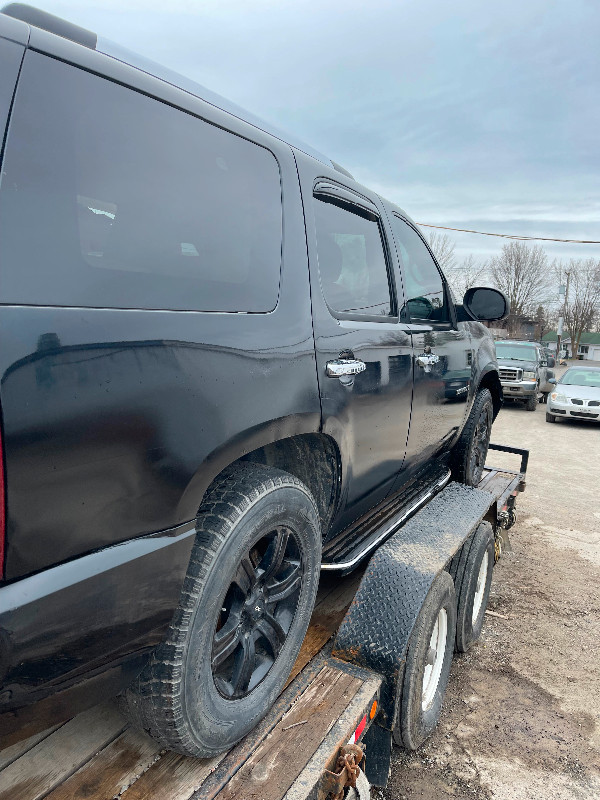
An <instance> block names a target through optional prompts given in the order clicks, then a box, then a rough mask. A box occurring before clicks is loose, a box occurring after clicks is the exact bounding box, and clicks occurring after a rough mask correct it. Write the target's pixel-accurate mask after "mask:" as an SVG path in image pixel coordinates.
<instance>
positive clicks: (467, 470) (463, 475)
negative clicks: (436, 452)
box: [451, 389, 494, 486]
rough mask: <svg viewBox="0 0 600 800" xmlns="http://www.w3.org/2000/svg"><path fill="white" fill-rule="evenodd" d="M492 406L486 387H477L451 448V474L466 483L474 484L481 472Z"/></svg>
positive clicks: (485, 454) (479, 477)
mask: <svg viewBox="0 0 600 800" xmlns="http://www.w3.org/2000/svg"><path fill="white" fill-rule="evenodd" d="M493 408H494V406H493V402H492V395H491V393H490V390H489V389H480V390H479V391H478V392H477V394H476V396H475V400H474V401H473V406H472V408H471V411H470V413H469V418H468V419H467V421H466V423H465V427H464V428H463V430H462V433H461V435H460V437H459V439H458V442H457V443H456V445H455V447H454V450H453V453H452V461H451V467H452V477H453V478H454V480H456V481H459V482H460V483H465V484H466V485H467V486H477V484H478V483H479V481H480V480H481V476H482V475H483V468H484V466H485V459H486V457H487V452H488V447H489V444H490V435H491V432H492V417H493Z"/></svg>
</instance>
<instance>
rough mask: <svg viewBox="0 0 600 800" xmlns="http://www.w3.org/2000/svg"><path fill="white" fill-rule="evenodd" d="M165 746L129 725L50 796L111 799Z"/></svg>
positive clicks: (53, 799)
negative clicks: (161, 746)
mask: <svg viewBox="0 0 600 800" xmlns="http://www.w3.org/2000/svg"><path fill="white" fill-rule="evenodd" d="M160 751H161V748H160V746H159V745H158V744H156V742H154V741H152V739H151V738H150V737H149V736H147V735H146V734H145V733H143V732H142V731H138V730H134V729H133V728H127V730H125V731H124V732H123V733H122V734H121V735H120V736H119V737H118V738H117V739H115V740H114V742H111V743H110V744H109V745H108V746H107V747H105V748H104V749H103V750H101V751H100V752H99V753H98V754H97V755H95V756H94V758H92V759H91V761H88V762H87V764H85V765H84V766H83V767H81V769H79V770H78V771H77V772H76V773H75V774H74V775H71V777H70V778H68V779H67V780H66V781H65V782H64V783H61V784H60V785H59V786H57V787H56V789H54V791H53V792H50V794H49V795H48V796H47V797H46V800H81V798H83V797H89V798H97V800H107V798H111V797H115V796H116V795H119V794H121V793H122V792H123V791H124V790H125V789H127V788H128V787H129V786H131V784H133V783H134V782H135V781H136V779H137V778H139V776H140V775H141V774H142V773H143V772H145V771H146V770H147V769H148V767H150V766H151V764H152V763H153V762H154V761H156V759H157V758H158V756H159V753H160Z"/></svg>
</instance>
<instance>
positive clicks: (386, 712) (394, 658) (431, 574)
mask: <svg viewBox="0 0 600 800" xmlns="http://www.w3.org/2000/svg"><path fill="white" fill-rule="evenodd" d="M492 503H493V497H492V496H491V495H490V494H489V493H488V492H484V491H481V490H479V489H474V488H471V487H468V486H464V485H462V484H459V483H450V484H448V486H447V487H446V488H445V489H444V490H442V491H441V492H440V493H439V494H438V495H436V496H435V497H434V498H433V499H432V500H431V501H430V502H429V503H428V504H427V505H426V506H425V508H423V509H422V510H421V511H419V512H418V513H417V514H415V515H414V516H413V517H412V518H411V519H410V520H409V521H408V522H407V523H406V524H405V525H404V526H403V527H402V528H401V529H400V530H399V531H398V532H397V533H395V534H394V535H393V536H392V537H391V538H390V539H388V541H387V542H386V543H385V544H383V545H382V546H381V547H380V548H379V549H378V550H377V551H376V552H375V554H374V555H373V557H372V558H371V560H370V562H369V565H368V567H367V569H366V571H365V574H364V575H363V578H362V581H361V583H360V586H359V588H358V591H357V593H356V595H355V597H354V600H353V601H352V604H351V605H350V607H349V609H348V611H347V613H346V616H345V617H344V619H343V621H342V624H341V626H340V628H339V630H338V633H337V635H336V638H335V642H334V646H333V655H334V656H335V657H336V658H339V659H342V660H344V661H349V662H351V663H353V664H357V665H358V666H361V667H364V668H367V669H370V670H373V671H375V672H377V673H379V674H380V675H381V676H382V677H383V685H382V690H381V699H380V704H379V712H378V714H377V717H376V719H375V722H376V724H377V725H379V726H380V727H382V728H384V729H386V730H388V731H392V730H393V728H394V723H395V720H396V719H397V715H398V702H399V699H400V697H401V693H402V680H403V675H404V666H405V662H406V650H407V646H408V642H409V639H410V635H411V633H412V630H413V627H414V625H415V622H416V619H417V617H418V615H419V611H420V610H421V607H422V605H423V603H424V601H425V598H426V597H427V593H428V592H429V589H430V587H431V584H432V583H433V580H434V579H435V577H436V575H437V574H438V573H439V572H440V571H441V570H443V569H444V568H445V566H446V565H447V564H448V563H449V562H450V560H451V559H452V557H453V556H454V555H455V553H456V552H457V551H458V549H459V548H460V547H461V546H462V544H463V542H464V541H465V540H466V539H467V538H468V537H469V536H470V535H471V534H472V533H473V531H474V530H475V529H476V528H477V526H478V525H479V523H480V522H481V520H482V519H483V517H484V516H485V515H486V514H487V512H488V510H489V508H490V506H491V504H492ZM367 762H368V758H367Z"/></svg>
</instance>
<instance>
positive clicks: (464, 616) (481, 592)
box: [454, 522, 494, 653]
mask: <svg viewBox="0 0 600 800" xmlns="http://www.w3.org/2000/svg"><path fill="white" fill-rule="evenodd" d="M462 550H463V557H462V558H461V563H460V565H459V568H458V570H457V573H456V578H455V580H454V587H455V589H456V649H457V651H458V652H459V653H466V652H467V650H468V649H469V648H470V647H471V645H472V644H473V643H474V642H476V641H477V639H479V637H480V635H481V629H482V627H483V620H484V616H485V610H486V608H487V604H488V600H489V596H490V587H491V583H492V572H493V569H494V532H493V531H492V526H491V525H490V524H489V522H482V523H481V525H479V527H478V528H477V530H476V531H475V533H474V534H473V536H471V537H470V538H469V539H468V540H467V542H465V544H464V545H463V548H462Z"/></svg>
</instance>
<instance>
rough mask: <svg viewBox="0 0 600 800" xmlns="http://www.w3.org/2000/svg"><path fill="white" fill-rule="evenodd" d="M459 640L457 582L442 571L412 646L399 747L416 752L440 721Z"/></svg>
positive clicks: (397, 735) (397, 721) (399, 709)
mask: <svg viewBox="0 0 600 800" xmlns="http://www.w3.org/2000/svg"><path fill="white" fill-rule="evenodd" d="M455 638H456V593H455V591H454V582H453V580H452V578H451V577H450V575H449V574H448V573H447V572H445V571H442V572H440V573H438V575H436V577H435V579H434V581H433V583H432V584H431V587H430V589H429V592H428V594H427V597H426V598H425V602H424V603H423V605H422V606H421V610H420V612H419V615H418V617H417V620H416V622H415V625H414V628H413V630H412V633H411V635H410V639H409V642H408V648H407V654H406V664H405V667H404V676H403V678H402V689H401V695H400V698H399V700H398V706H397V713H396V719H395V722H394V730H393V734H394V740H395V742H396V744H398V745H400V746H401V747H404V748H405V749H406V750H416V749H417V748H418V747H419V746H420V745H421V744H422V743H423V742H424V741H425V739H427V737H428V736H430V735H431V733H433V731H434V729H435V727H436V725H437V723H438V721H439V718H440V714H441V711H442V702H443V699H444V694H445V692H446V686H447V685H448V678H449V676H450V667H451V665H452V654H453V652H454V641H455ZM432 660H433V663H431V662H432Z"/></svg>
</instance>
